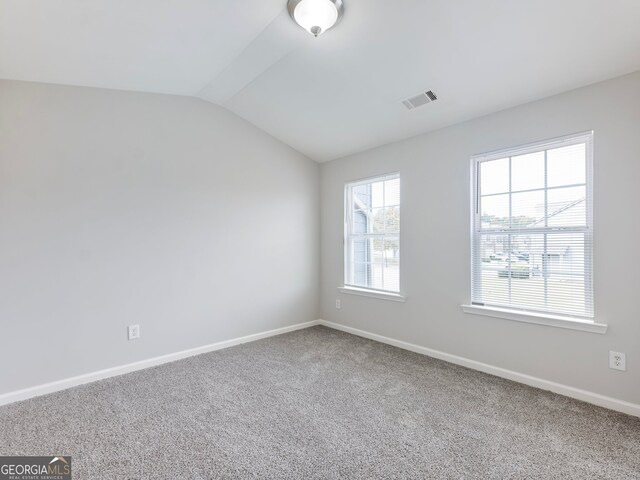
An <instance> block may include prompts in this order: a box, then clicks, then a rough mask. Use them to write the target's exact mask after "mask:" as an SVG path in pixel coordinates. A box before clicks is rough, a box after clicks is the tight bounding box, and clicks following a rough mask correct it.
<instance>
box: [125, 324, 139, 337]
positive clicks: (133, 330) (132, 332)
mask: <svg viewBox="0 0 640 480" xmlns="http://www.w3.org/2000/svg"><path fill="white" fill-rule="evenodd" d="M127 332H128V334H129V340H135V339H137V338H140V325H129V326H128V327H127Z"/></svg>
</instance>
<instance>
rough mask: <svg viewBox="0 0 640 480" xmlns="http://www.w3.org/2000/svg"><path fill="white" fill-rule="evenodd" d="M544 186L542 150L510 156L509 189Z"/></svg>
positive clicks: (527, 188) (531, 188)
mask: <svg viewBox="0 0 640 480" xmlns="http://www.w3.org/2000/svg"><path fill="white" fill-rule="evenodd" d="M535 188H544V152H536V153H530V154H527V155H519V156H517V157H512V158H511V191H514V192H515V191H518V190H533V189H535Z"/></svg>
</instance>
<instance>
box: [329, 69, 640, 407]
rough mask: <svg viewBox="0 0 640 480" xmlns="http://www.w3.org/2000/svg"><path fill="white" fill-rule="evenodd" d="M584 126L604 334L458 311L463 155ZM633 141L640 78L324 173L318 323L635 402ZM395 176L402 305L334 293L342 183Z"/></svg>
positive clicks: (637, 284) (463, 243) (637, 178)
mask: <svg viewBox="0 0 640 480" xmlns="http://www.w3.org/2000/svg"><path fill="white" fill-rule="evenodd" d="M532 81H535V79H532ZM424 108H429V107H428V106H426V107H424ZM407 115H411V112H407ZM591 129H593V130H594V131H595V140H594V145H595V158H594V170H595V173H594V201H595V207H594V223H595V235H594V243H595V253H594V262H595V265H594V270H595V310H596V320H597V321H598V322H603V323H608V324H609V332H608V333H607V334H606V335H598V334H593V333H587V332H579V331H571V330H564V329H559V328H553V327H548V326H541V325H530V324H524V323H518V322H514V321H509V320H501V319H494V318H489V317H480V316H473V315H469V314H465V313H463V312H462V311H461V309H460V305H461V304H463V303H468V302H469V300H470V265H469V262H470V260H469V258H470V244H469V241H470V240H469V239H470V226H469V222H470V213H469V197H470V192H469V177H470V163H469V157H470V156H471V155H472V154H476V153H483V152H487V151H491V150H495V149H499V148H506V147H511V146H517V145H521V144H526V143H529V142H534V141H538V140H545V139H548V138H553V137H557V136H560V135H565V134H570V133H577V132H581V131H586V130H591ZM639 134H640V73H635V74H632V75H628V76H625V77H621V78H619V79H615V80H611V81H607V82H604V83H600V84H597V85H593V86H590V87H586V88H582V89H579V90H575V91H572V92H569V93H565V94H562V95H558V96H555V97H551V98H548V99H545V100H542V101H538V102H535V103H530V104H527V105H523V106H520V107H517V108H513V109H510V110H507V111H503V112H500V113H496V114H493V115H489V116H486V117H483V118H479V119H476V120H473V121H469V122H466V123H463V124H459V125H456V126H453V127H449V128H445V129H443V130H439V131H437V132H433V133H431V134H427V135H422V136H419V137H414V138H411V139H409V140H405V141H403V142H399V143H395V144H391V145H387V146H384V147H380V148H377V149H375V150H371V151H368V152H364V153H361V154H357V155H353V156H350V157H347V158H344V159H340V160H337V161H333V162H330V163H327V164H323V165H322V170H321V176H322V180H321V192H322V214H321V215H322V218H321V232H322V240H321V258H322V274H321V278H322V281H321V315H322V318H324V319H325V320H330V321H334V322H338V323H341V324H344V325H347V326H351V327H354V328H358V329H362V330H365V331H368V332H372V333H376V334H379V335H384V336H387V337H391V338H394V339H398V340H403V341H407V342H411V343H414V344H417V345H421V346H425V347H429V348H432V349H436V350H440V351H443V352H446V353H450V354H454V355H459V356H462V357H466V358H469V359H472V360H476V361H480V362H484V363H488V364H491V365H494V366H498V367H502V368H506V369H509V370H514V371H516V372H520V373H524V374H528V375H533V376H536V377H540V378H543V379H546V380H550V381H554V382H559V383H562V384H565V385H568V386H572V387H576V388H581V389H585V390H589V391H592V392H596V393H600V394H603V395H608V396H611V397H614V398H618V399H622V400H627V401H630V402H635V403H640V314H639V313H638V310H637V308H636V302H637V300H638V295H639V294H640V269H639V268H638V258H639V257H638V255H639V253H640V249H639V247H638V239H639V238H640V214H639V213H638V207H639V206H640V186H639V182H640V158H639V153H640V143H639V142H640V138H639ZM395 171H400V175H401V182H402V217H401V222H402V226H401V229H402V239H401V258H402V266H401V283H402V290H403V291H404V293H405V294H406V295H407V297H408V298H407V302H406V303H395V302H391V301H385V300H379V299H373V298H365V297H358V296H353V295H344V294H339V293H338V290H337V288H338V286H340V285H341V284H342V272H343V265H342V261H343V195H344V194H343V189H344V183H345V182H347V181H351V180H356V179H359V178H364V177H370V176H372V175H377V174H383V173H388V172H395ZM336 298H340V299H341V304H342V309H341V310H336V309H335V299H336ZM610 349H613V350H616V351H620V352H624V353H626V354H627V372H619V371H614V370H610V369H609V368H608V351H609V350H610Z"/></svg>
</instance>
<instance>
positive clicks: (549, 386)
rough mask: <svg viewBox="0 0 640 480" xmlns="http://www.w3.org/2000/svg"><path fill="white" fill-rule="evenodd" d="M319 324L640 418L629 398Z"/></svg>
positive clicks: (370, 334) (332, 323) (350, 328)
mask: <svg viewBox="0 0 640 480" xmlns="http://www.w3.org/2000/svg"><path fill="white" fill-rule="evenodd" d="M318 323H319V324H320V325H324V326H325V327H329V328H333V329H336V330H341V331H343V332H346V333H351V334H353V335H358V336H359V337H364V338H368V339H370V340H375V341H376V342H381V343H386V344H388V345H393V346H394V347H398V348H402V349H404V350H410V351H412V352H416V353H421V354H422V355H427V356H428V357H433V358H437V359H439V360H444V361H446V362H449V363H454V364H456V365H461V366H463V367H467V368H471V369H473V370H478V371H480V372H484V373H489V374H491V375H495V376H496V377H501V378H506V379H507V380H513V381H514V382H518V383H524V384H525V385H529V386H531V387H536V388H540V389H542V390H548V391H551V392H554V393H558V394H560V395H564V396H565V397H571V398H575V399H577V400H581V401H583V402H587V403H591V404H593V405H598V406H599V407H604V408H608V409H610V410H615V411H617V412H622V413H626V414H628V415H634V416H636V417H640V405H638V404H636V403H631V402H627V401H625V400H618V399H617V398H612V397H607V396H605V395H600V394H599V393H594V392H589V391H587V390H581V389H579V388H574V387H570V386H568V385H563V384H560V383H555V382H551V381H549V380H544V379H542V378H537V377H532V376H530V375H525V374H523V373H518V372H514V371H511V370H507V369H504V368H500V367H495V366H493V365H488V364H486V363H481V362H476V361H475V360H470V359H468V358H464V357H458V356H457V355H451V354H449V353H444V352H440V351H438V350H433V349H431V348H427V347H421V346H420V345H414V344H413V343H408V342H403V341H401V340H395V339H393V338H389V337H384V336H382V335H378V334H375V333H370V332H365V331H364V330H358V329H357V328H352V327H347V326H346V325H341V324H339V323H334V322H329V321H327V320H320V321H319V322H318Z"/></svg>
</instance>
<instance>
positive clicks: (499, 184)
mask: <svg viewBox="0 0 640 480" xmlns="http://www.w3.org/2000/svg"><path fill="white" fill-rule="evenodd" d="M480 181H481V185H480V194H481V195H489V194H492V193H506V192H508V191H509V159H508V158H502V159H500V160H490V161H487V162H481V163H480Z"/></svg>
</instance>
